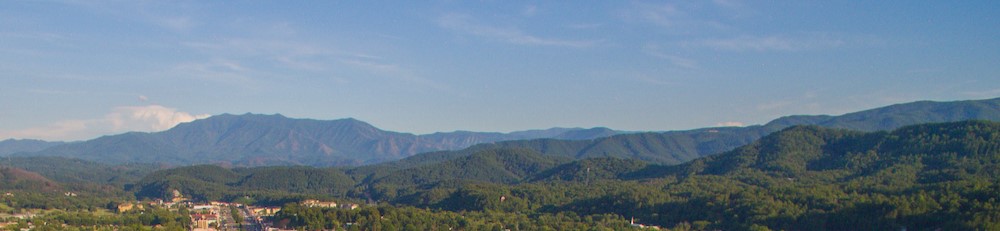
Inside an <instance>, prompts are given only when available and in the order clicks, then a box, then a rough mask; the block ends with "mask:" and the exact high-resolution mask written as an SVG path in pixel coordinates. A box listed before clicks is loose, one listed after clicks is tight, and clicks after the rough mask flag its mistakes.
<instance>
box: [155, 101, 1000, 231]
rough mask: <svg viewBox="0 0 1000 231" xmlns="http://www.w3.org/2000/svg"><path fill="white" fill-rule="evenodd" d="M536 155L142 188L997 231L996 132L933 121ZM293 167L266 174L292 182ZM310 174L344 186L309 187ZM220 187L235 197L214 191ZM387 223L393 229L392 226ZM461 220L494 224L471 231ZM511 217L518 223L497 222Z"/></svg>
mask: <svg viewBox="0 0 1000 231" xmlns="http://www.w3.org/2000/svg"><path fill="white" fill-rule="evenodd" d="M532 150H533V149H510V148H500V149H483V150H478V151H476V152H475V153H472V154H470V155H465V156H459V157H452V158H441V159H438V160H436V161H431V162H411V163H408V164H400V165H391V164H389V165H380V166H376V167H366V168H358V169H351V170H348V171H347V173H345V172H344V171H341V170H339V169H309V168H302V169H296V168H288V169H285V170H290V171H292V172H295V171H304V173H303V174H305V175H295V174H292V173H287V174H289V175H288V177H289V178H268V179H270V180H275V179H288V181H293V182H296V183H294V184H289V183H288V182H280V181H279V182H270V183H266V182H263V180H262V182H261V183H262V184H260V185H255V184H249V183H247V182H248V181H253V180H248V179H254V178H252V177H249V176H250V174H248V173H250V172H254V171H262V170H260V169H233V170H227V169H223V168H218V167H212V166H198V167H189V168H180V169H175V170H171V171H167V172H158V173H156V174H153V175H150V176H149V177H147V180H144V182H163V183H162V184H159V185H158V186H157V187H159V188H154V189H156V190H152V191H155V192H161V194H162V192H165V190H167V189H179V190H181V191H184V192H185V193H186V194H191V195H213V196H212V197H208V196H206V197H205V198H225V195H233V194H240V193H243V194H246V193H247V192H272V191H268V190H274V191H273V192H278V193H285V194H282V195H292V194H293V193H303V192H309V193H316V194H322V195H329V196H334V197H347V198H349V199H355V200H368V199H371V200H374V201H378V202H380V203H381V204H382V205H383V206H379V207H367V208H364V209H361V210H336V209H328V210H324V209H315V208H298V207H295V206H293V205H289V206H286V209H287V210H283V211H285V212H284V213H282V214H281V215H279V221H280V222H282V225H285V226H288V227H294V228H303V229H314V228H317V227H323V228H329V227H340V226H343V225H347V223H352V224H353V226H359V227H368V228H363V229H370V228H371V227H376V226H377V227H390V225H392V226H391V227H393V228H400V227H403V228H405V225H406V224H408V223H398V225H403V226H396V225H397V224H396V223H393V224H389V223H388V222H395V221H397V220H404V221H410V222H412V224H414V228H416V229H427V228H428V227H430V229H434V228H436V227H460V228H467V229H469V230H472V229H475V230H479V229H492V228H494V227H500V228H510V227H529V228H517V229H515V230H535V229H545V228H542V227H541V226H531V224H544V222H542V221H540V220H539V219H541V218H543V217H544V218H547V219H548V218H552V217H556V218H552V219H555V220H559V221H561V222H563V223H560V224H561V225H562V226H567V227H611V228H612V229H613V228H614V227H620V225H622V224H625V223H624V222H625V220H626V219H631V218H635V219H636V220H637V221H638V222H640V223H643V224H650V225H659V226H662V227H667V228H672V229H681V230H684V229H693V230H715V229H721V230H768V229H772V230H856V229H872V230H898V229H902V228H904V227H905V228H907V229H909V230H923V229H927V230H934V229H943V230H995V229H1000V201H998V199H997V197H998V196H997V195H1000V184H998V183H997V182H996V180H995V179H997V178H998V177H1000V123H996V122H982V121H968V122H956V123H945V124H926V125H917V126H909V127H904V128H900V129H897V130H895V131H891V132H873V133H864V132H856V131H848V130H839V129H828V128H821V127H816V126H796V127H792V128H788V129H784V130H782V131H779V132H776V133H773V134H771V135H768V136H766V137H764V138H762V139H760V140H758V141H755V142H753V143H751V144H749V145H746V146H742V147H740V148H737V149H735V150H732V151H729V152H725V153H721V154H718V155H713V156H709V157H705V158H699V159H695V160H693V161H691V162H688V163H685V164H681V165H675V166H663V165H656V164H648V163H645V162H641V161H636V160H623V159H615V158H597V159H584V160H575V161H570V159H567V158H563V157H558V156H551V155H546V154H545V153H543V152H536V151H532ZM443 154H446V153H443ZM444 156H446V155H444ZM437 157H442V155H439V156H437ZM437 157H434V156H431V157H429V158H437ZM278 169H282V168H278ZM285 170H282V171H285ZM282 171H276V172H270V173H269V174H271V175H276V174H286V173H282ZM313 171H315V172H318V173H316V174H326V175H328V176H326V177H331V178H329V179H340V180H338V181H321V180H320V181H317V182H312V183H310V182H308V181H302V182H298V181H299V180H301V179H303V177H304V178H309V173H305V172H313ZM291 177H296V178H291ZM311 179H328V178H324V177H312V178H311ZM321 182H328V184H324V183H321ZM330 182H337V184H332V183H330ZM199 184H206V185H199ZM140 185H143V186H142V187H143V188H146V187H149V186H150V185H157V184H156V183H153V184H148V183H144V184H140ZM251 185H255V186H253V187H250V186H251ZM300 185H306V186H305V187H299V186H300ZM320 185H322V186H320ZM219 186H221V187H219ZM282 187H287V188H286V189H283V188H282ZM219 188H223V189H226V190H234V191H233V192H231V193H226V192H218V191H213V190H219ZM293 188H294V189H297V190H298V191H292V190H290V189H293ZM241 190H242V191H241ZM324 190H327V191H324ZM329 190H334V191H329ZM152 191H151V192H152ZM153 195H155V194H153ZM272 201H277V200H272ZM287 201H293V200H287ZM387 205H392V206H393V207H390V206H387ZM294 211H301V212H302V213H294ZM295 214H298V215H295ZM303 214H312V215H310V216H308V217H305V216H303ZM374 214H377V216H376V215H374ZM385 214H392V215H391V216H389V217H394V219H386V220H383V219H382V217H383V216H385ZM375 217H378V218H377V219H376V218H375ZM407 217H416V218H407ZM456 217H457V218H456ZM501 217H503V218H501ZM559 217H564V218H559ZM588 217H589V219H590V220H588V219H587V218H588ZM362 218H363V219H362ZM459 218H464V219H472V220H471V221H468V222H469V223H468V224H473V223H475V224H482V225H483V226H475V227H472V226H461V225H459V223H458V221H457V220H456V219H459ZM414 219H416V220H414ZM502 219H507V220H510V221H516V222H496V221H497V220H502ZM595 219H596V220H601V222H597V223H594V222H593V221H594V220H595ZM507 220H505V221H507ZM476 222H480V223H476ZM491 222H492V223H491ZM515 223H516V224H518V225H516V226H512V224H515ZM522 223H523V224H524V225H525V226H521V225H522ZM418 224H419V225H420V227H416V226H417V225H418ZM576 225H579V226H576ZM344 227H347V226H344ZM403 228H401V229H403ZM551 228H553V229H560V228H558V227H551Z"/></svg>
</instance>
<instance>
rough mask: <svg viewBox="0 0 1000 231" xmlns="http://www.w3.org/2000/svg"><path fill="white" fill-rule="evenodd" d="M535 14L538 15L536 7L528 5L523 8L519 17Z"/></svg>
mask: <svg viewBox="0 0 1000 231" xmlns="http://www.w3.org/2000/svg"><path fill="white" fill-rule="evenodd" d="M536 13H538V6H536V5H528V6H525V7H524V9H523V10H521V15H524V16H528V17H530V16H535V14H536Z"/></svg>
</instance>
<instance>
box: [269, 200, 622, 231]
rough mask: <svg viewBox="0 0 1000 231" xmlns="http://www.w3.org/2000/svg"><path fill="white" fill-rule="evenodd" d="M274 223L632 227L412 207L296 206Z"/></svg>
mask: <svg viewBox="0 0 1000 231" xmlns="http://www.w3.org/2000/svg"><path fill="white" fill-rule="evenodd" d="M274 219H275V221H276V222H275V224H276V225H278V226H279V227H285V228H298V229H305V230H324V229H341V228H343V229H347V230H498V231H499V230H620V229H623V228H625V227H628V225H629V223H628V222H626V221H625V219H624V218H622V217H621V216H620V215H615V214H597V215H582V216H581V215H578V214H575V213H572V212H566V213H536V214H527V213H514V212H504V211H496V210H485V211H462V212H452V211H447V210H429V209H421V208H415V207H410V206H378V207H364V208H360V209H354V210H350V209H335V208H310V207H301V206H298V205H296V204H287V205H285V206H284V207H282V209H281V212H279V213H278V214H277V215H275V217H274Z"/></svg>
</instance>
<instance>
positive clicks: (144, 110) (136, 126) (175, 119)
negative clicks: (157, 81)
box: [0, 105, 209, 140]
mask: <svg viewBox="0 0 1000 231" xmlns="http://www.w3.org/2000/svg"><path fill="white" fill-rule="evenodd" d="M208 116H209V115H207V114H191V113H188V112H182V111H178V110H177V109H175V108H169V107H164V106H160V105H146V106H133V107H117V108H114V109H113V110H112V111H111V112H109V113H108V114H106V115H104V117H101V118H90V119H68V120H62V121H56V122H53V123H51V124H48V125H44V126H39V127H33V128H25V129H19V130H13V131H0V137H3V138H30V139H43V140H82V139H90V138H95V137H97V136H100V135H108V134H117V133H123V132H129V131H139V132H156V131H163V130H166V129H170V128H172V127H174V126H176V125H177V124H180V123H184V122H190V121H193V120H196V119H202V118H207V117H208Z"/></svg>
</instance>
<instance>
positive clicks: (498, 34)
mask: <svg viewBox="0 0 1000 231" xmlns="http://www.w3.org/2000/svg"><path fill="white" fill-rule="evenodd" d="M437 23H438V26H440V27H442V28H445V29H450V30H455V31H459V32H462V33H467V34H471V35H476V36H480V37H484V38H489V39H495V40H500V41H503V42H507V43H513V44H521V45H535V46H559V47H577V48H583V47H592V46H594V45H596V44H598V41H596V40H569V39H554V38H543V37H538V36H535V35H531V34H528V33H525V32H524V31H521V30H520V29H517V28H501V27H494V26H488V25H481V24H476V23H475V22H473V18H472V17H471V16H469V15H465V14H448V15H444V16H442V17H440V18H438V20H437Z"/></svg>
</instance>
